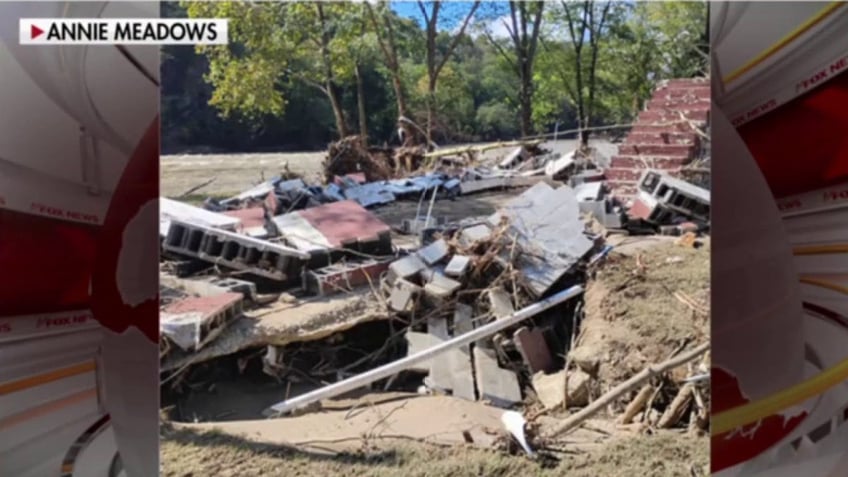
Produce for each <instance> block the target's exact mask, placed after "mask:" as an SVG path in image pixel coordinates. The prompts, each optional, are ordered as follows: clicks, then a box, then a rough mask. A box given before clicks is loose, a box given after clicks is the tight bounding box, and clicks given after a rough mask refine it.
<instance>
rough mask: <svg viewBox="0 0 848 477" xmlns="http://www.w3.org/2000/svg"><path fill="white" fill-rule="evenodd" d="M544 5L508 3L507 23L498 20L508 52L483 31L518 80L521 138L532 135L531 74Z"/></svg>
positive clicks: (487, 30)
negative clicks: (507, 37)
mask: <svg viewBox="0 0 848 477" xmlns="http://www.w3.org/2000/svg"><path fill="white" fill-rule="evenodd" d="M544 5H545V3H544V2H525V1H511V2H509V21H507V20H506V19H500V21H501V22H502V23H503V25H504V27H505V28H506V30H507V33H508V34H509V38H510V40H511V45H510V46H511V50H508V49H507V47H505V46H504V45H502V43H505V42H503V41H500V40H497V39H495V38H494V37H493V36H492V33H491V31H490V30H489V29H488V28H485V29H484V30H483V31H484V34H485V35H486V37H487V38H488V39H489V41H490V42H491V43H492V45H493V46H495V48H496V49H497V50H498V51H499V52H500V53H501V55H502V56H503V58H504V59H505V60H506V61H507V62H508V63H509V64H510V66H511V68H512V69H513V71H514V72H515V74H516V75H517V76H518V80H519V89H518V106H519V114H520V117H521V122H520V124H521V135H522V136H529V135H530V133H531V131H532V117H533V94H534V83H535V81H534V78H533V71H534V66H535V61H536V51H537V49H538V45H539V33H540V31H541V27H542V13H543V11H544Z"/></svg>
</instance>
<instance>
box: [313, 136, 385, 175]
mask: <svg viewBox="0 0 848 477" xmlns="http://www.w3.org/2000/svg"><path fill="white" fill-rule="evenodd" d="M323 169H324V176H325V179H326V181H327V182H328V183H329V182H332V181H333V178H334V177H335V176H344V175H345V174H352V173H358V172H360V173H363V174H365V178H366V180H367V181H368V182H371V181H379V180H385V179H389V178H390V177H392V174H393V170H394V163H393V160H392V155H391V154H389V153H386V152H385V151H384V152H383V153H378V151H374V153H372V152H371V151H369V150H368V148H366V147H365V144H363V142H362V138H360V137H359V136H348V137H346V138H344V139H342V140H340V141H336V142H333V143H330V147H328V148H327V158H326V159H325V160H324V163H323Z"/></svg>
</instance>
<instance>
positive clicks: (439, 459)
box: [160, 429, 709, 477]
mask: <svg viewBox="0 0 848 477" xmlns="http://www.w3.org/2000/svg"><path fill="white" fill-rule="evenodd" d="M160 448H161V459H162V471H161V475H162V476H164V477H205V476H210V475H215V476H218V477H259V476H263V477H265V476H267V477H312V476H331V475H349V476H374V477H434V476H450V477H466V476H467V477H480V476H485V477H497V476H503V477H507V476H531V475H532V476H568V477H600V476H603V477H633V476H650V477H689V476H692V475H707V473H706V472H705V471H704V469H705V467H706V466H707V463H708V459H709V452H708V451H707V443H706V442H705V440H704V439H695V438H691V437H686V436H679V435H675V434H672V433H661V434H658V435H651V436H622V437H617V438H615V439H614V440H612V441H610V442H609V443H607V445H605V446H603V447H599V448H597V449H596V450H593V451H589V452H582V453H574V455H570V456H569V457H568V458H566V459H563V460H560V461H559V462H550V461H533V460H530V459H529V458H527V457H523V456H511V455H506V454H503V453H500V452H494V451H487V450H484V449H478V448H474V447H471V446H467V445H457V446H438V445H432V444H426V443H420V442H415V441H408V440H407V441H398V442H396V443H394V444H393V445H390V446H387V448H385V449H382V450H380V449H369V448H367V447H366V448H365V449H363V450H360V451H356V452H347V453H343V454H339V455H334V456H328V455H326V454H320V453H313V452H303V451H299V450H297V449H293V448H290V447H284V446H280V445H278V444H264V443H260V442H255V441H252V440H248V439H245V438H243V437H239V436H233V435H228V434H225V433H221V432H215V431H205V432H199V431H196V430H192V429H180V430H167V431H164V432H163V437H162V441H161V444H160ZM693 469H695V473H694V474H693Z"/></svg>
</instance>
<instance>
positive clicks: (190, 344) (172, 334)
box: [159, 293, 243, 351]
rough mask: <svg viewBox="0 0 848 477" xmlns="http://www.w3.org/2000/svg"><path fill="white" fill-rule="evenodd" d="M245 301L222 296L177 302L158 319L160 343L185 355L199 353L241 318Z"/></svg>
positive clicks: (230, 295) (230, 294)
mask: <svg viewBox="0 0 848 477" xmlns="http://www.w3.org/2000/svg"><path fill="white" fill-rule="evenodd" d="M242 300H243V296H242V295H241V294H240V293H220V294H217V295H212V296H206V297H198V298H194V297H190V298H183V299H181V300H178V301H174V302H172V303H170V304H169V305H167V306H166V307H165V308H164V309H163V310H162V312H161V313H160V315H159V323H160V325H159V326H160V331H161V333H162V338H161V340H167V341H168V342H169V343H173V344H175V345H177V346H179V347H180V348H181V349H182V350H184V351H199V350H200V348H202V347H203V346H205V345H206V344H208V343H209V342H210V341H212V340H213V339H215V337H217V336H218V335H220V334H221V332H222V331H223V330H224V328H225V327H226V326H227V325H228V324H229V323H230V322H232V321H233V320H234V319H236V318H237V317H238V316H240V315H241V311H242ZM168 347H170V346H168Z"/></svg>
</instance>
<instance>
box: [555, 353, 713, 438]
mask: <svg viewBox="0 0 848 477" xmlns="http://www.w3.org/2000/svg"><path fill="white" fill-rule="evenodd" d="M709 349H710V343H709V342H706V343H704V344H702V345H700V346H698V347H697V348H694V349H692V350H690V351H688V352H686V353H683V354H681V355H679V356H677V357H675V358H671V359H669V360H668V361H665V362H663V363H660V364H656V365H652V366H648V367H647V368H645V369H643V370H642V371H641V372H639V373H638V374H636V375H635V376H633V377H632V378H630V379H628V380H627V381H625V382H623V383H621V384H619V385H618V386H616V387H614V388H613V389H611V390H610V391H609V392H607V393H606V394H604V395H603V396H601V397H599V398H598V399H597V400H595V401H594V402H592V404H589V405H588V406H586V407H585V408H583V409H581V410H580V411H579V412H577V413H576V414H574V415H573V416H569V417H568V418H566V419H565V420H564V421H563V422H562V424H560V425H559V426H557V428H556V429H554V430H553V431H552V432H550V435H548V436H546V437H549V438H553V437H557V436H560V435H562V434H565V433H566V432H568V431H570V430H571V429H573V428H575V427H577V426H578V425H580V423H582V422H583V421H585V420H586V419H588V418H590V417H592V416H593V415H595V414H597V412H598V411H600V410H601V409H604V408H606V407H607V406H608V405H609V404H610V403H612V402H613V401H615V400H616V399H618V398H619V397H621V396H622V395H624V393H626V392H628V391H630V390H632V389H633V388H635V387H636V386H639V385H641V384H643V383H644V382H645V381H647V380H648V379H650V378H652V377H654V376H657V375H659V374H662V373H664V372H666V371H669V370H671V369H674V368H676V367H678V366H681V365H683V364H686V363H688V362H690V361H692V360H694V359H695V358H697V357H699V356H701V355H702V354H704V353H706V352H707V350H709Z"/></svg>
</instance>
